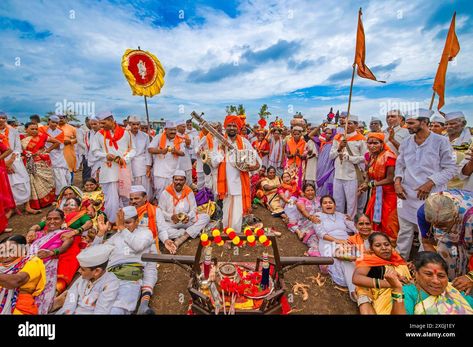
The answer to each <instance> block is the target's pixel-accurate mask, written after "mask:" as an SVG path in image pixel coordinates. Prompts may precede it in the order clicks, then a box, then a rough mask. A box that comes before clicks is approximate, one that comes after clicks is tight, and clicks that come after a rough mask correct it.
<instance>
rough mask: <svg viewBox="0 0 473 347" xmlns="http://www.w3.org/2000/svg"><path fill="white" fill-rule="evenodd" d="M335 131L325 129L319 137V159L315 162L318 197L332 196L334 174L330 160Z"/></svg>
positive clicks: (333, 160)
mask: <svg viewBox="0 0 473 347" xmlns="http://www.w3.org/2000/svg"><path fill="white" fill-rule="evenodd" d="M336 134H337V129H333V128H330V127H326V128H325V130H324V135H325V136H321V137H320V148H319V159H318V161H317V181H316V182H317V190H318V192H319V195H320V196H324V195H332V196H333V176H334V174H335V159H332V160H330V158H329V154H330V149H331V148H332V144H333V138H334V137H335V135H336Z"/></svg>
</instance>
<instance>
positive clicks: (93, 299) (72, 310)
mask: <svg viewBox="0 0 473 347" xmlns="http://www.w3.org/2000/svg"><path fill="white" fill-rule="evenodd" d="M119 287H120V280H119V279H118V278H117V277H116V276H115V275H114V274H112V273H110V272H105V273H104V274H103V275H102V276H101V277H100V278H99V279H97V280H96V281H94V282H91V281H89V280H85V279H83V278H82V277H79V278H78V279H77V280H76V281H75V282H74V283H73V284H72V286H71V287H70V288H69V289H68V290H67V296H66V300H65V302H64V306H63V307H62V308H61V310H60V311H59V312H58V314H110V311H111V310H112V306H113V304H114V303H115V301H116V299H117V296H118V288H119Z"/></svg>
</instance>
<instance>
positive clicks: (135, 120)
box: [128, 115, 141, 123]
mask: <svg viewBox="0 0 473 347" xmlns="http://www.w3.org/2000/svg"><path fill="white" fill-rule="evenodd" d="M130 122H131V123H140V122H141V119H140V117H138V116H135V115H132V116H130V117H128V123H130Z"/></svg>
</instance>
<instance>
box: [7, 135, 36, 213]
mask: <svg viewBox="0 0 473 347" xmlns="http://www.w3.org/2000/svg"><path fill="white" fill-rule="evenodd" d="M0 134H2V135H3V134H5V129H0ZM8 143H9V146H10V148H11V150H12V151H13V153H12V154H10V155H9V156H8V157H6V158H5V160H8V159H10V158H11V156H12V155H13V154H16V158H15V161H14V162H13V164H12V169H13V171H14V173H11V174H8V180H9V181H10V186H11V189H12V192H13V198H14V199H15V203H16V204H17V205H22V204H24V203H27V202H28V201H29V200H30V196H31V186H30V177H29V175H28V172H27V171H26V168H25V165H24V163H23V160H22V159H21V153H22V152H23V149H22V147H21V142H20V135H19V133H18V131H17V130H16V129H14V128H11V127H9V128H8Z"/></svg>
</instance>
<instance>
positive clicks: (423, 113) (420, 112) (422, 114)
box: [406, 108, 434, 120]
mask: <svg viewBox="0 0 473 347" xmlns="http://www.w3.org/2000/svg"><path fill="white" fill-rule="evenodd" d="M433 114H434V111H432V110H427V109H425V108H419V109H417V110H415V111H413V112H410V113H409V114H408V115H407V116H406V120H408V119H419V118H429V119H430V117H431V116H432V115H433Z"/></svg>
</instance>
